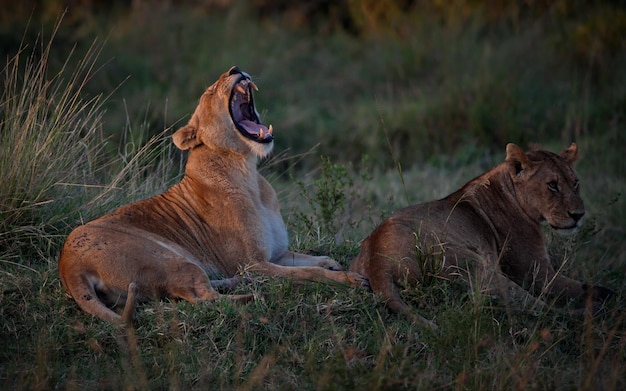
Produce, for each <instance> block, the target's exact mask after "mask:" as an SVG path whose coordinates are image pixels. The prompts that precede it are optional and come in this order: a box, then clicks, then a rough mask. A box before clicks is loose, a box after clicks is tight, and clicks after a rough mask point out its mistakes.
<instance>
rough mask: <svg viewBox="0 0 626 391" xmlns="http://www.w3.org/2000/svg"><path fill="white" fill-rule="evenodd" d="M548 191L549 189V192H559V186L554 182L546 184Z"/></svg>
mask: <svg viewBox="0 0 626 391" xmlns="http://www.w3.org/2000/svg"><path fill="white" fill-rule="evenodd" d="M548 189H550V191H553V192H555V193H558V192H559V185H557V184H556V182H554V181H552V182H548Z"/></svg>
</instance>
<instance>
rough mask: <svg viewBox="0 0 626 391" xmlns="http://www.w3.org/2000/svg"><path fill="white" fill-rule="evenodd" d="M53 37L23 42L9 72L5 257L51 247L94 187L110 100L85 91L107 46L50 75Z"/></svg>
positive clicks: (3, 154)
mask: <svg viewBox="0 0 626 391" xmlns="http://www.w3.org/2000/svg"><path fill="white" fill-rule="evenodd" d="M54 33H56V30H55V31H54ZM54 33H53V35H52V38H51V39H50V41H49V42H47V43H46V42H43V41H41V40H40V41H37V42H34V43H33V46H32V47H28V46H27V45H26V44H24V45H23V46H22V47H21V48H20V51H19V53H18V54H17V55H15V56H14V57H13V58H11V59H9V61H8V62H7V64H6V66H5V67H4V69H3V76H4V82H3V86H4V89H3V93H2V97H1V100H0V113H1V114H2V121H1V122H0V139H1V140H0V142H1V143H2V148H1V149H0V173H1V175H2V177H3V186H2V189H1V190H0V213H1V216H2V220H1V222H0V225H1V226H0V232H1V234H0V249H1V250H2V252H3V253H4V252H6V251H7V250H9V249H10V250H11V251H12V252H13V251H15V252H17V253H21V252H23V251H27V249H26V248H27V247H28V246H32V245H35V247H37V248H45V245H44V244H42V243H41V241H42V240H44V241H45V240H48V239H49V238H50V236H51V235H54V234H55V230H61V229H62V228H64V227H63V224H64V223H66V221H67V218H68V217H69V216H75V215H74V213H75V210H72V209H73V208H76V207H78V205H77V204H74V205H72V201H71V200H72V196H73V195H74V194H75V193H76V192H77V191H78V192H79V193H80V192H81V191H82V192H84V191H85V190H86V189H87V188H88V186H86V185H85V184H88V183H90V182H91V183H93V182H94V180H95V179H96V178H95V177H94V176H95V175H97V170H96V167H97V165H98V161H97V160H98V159H99V157H100V149H101V147H102V137H101V136H102V135H101V126H100V123H101V122H100V121H101V117H102V114H103V113H102V110H101V106H102V102H103V96H102V95H96V96H92V97H85V96H83V94H82V91H83V89H84V86H85V84H86V83H87V82H88V81H89V79H90V78H91V77H92V76H93V74H94V72H95V67H96V58H97V56H98V52H99V50H100V46H99V45H97V44H96V43H94V45H93V46H92V47H91V48H90V49H89V50H88V51H87V52H86V53H85V55H84V57H82V58H80V59H78V60H74V58H73V54H74V53H70V54H69V55H68V57H67V61H66V62H65V64H63V66H62V67H61V69H60V70H59V71H57V72H55V73H54V74H51V72H50V70H49V69H48V59H49V57H50V53H51V50H52V42H53V38H54ZM74 185H76V186H77V187H73V186H74ZM76 195H78V194H76ZM83 196H84V195H83ZM70 205H71V206H70ZM42 255H44V256H51V255H52V253H49V252H47V251H44V253H43V254H42Z"/></svg>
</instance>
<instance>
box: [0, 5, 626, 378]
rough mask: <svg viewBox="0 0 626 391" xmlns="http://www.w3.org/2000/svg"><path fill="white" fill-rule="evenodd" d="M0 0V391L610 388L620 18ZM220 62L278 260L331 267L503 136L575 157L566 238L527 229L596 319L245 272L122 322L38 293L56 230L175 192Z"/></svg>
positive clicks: (474, 165) (625, 102)
mask: <svg viewBox="0 0 626 391" xmlns="http://www.w3.org/2000/svg"><path fill="white" fill-rule="evenodd" d="M17 3H20V2H16V4H12V5H3V7H5V8H6V7H14V8H13V9H11V10H9V9H8V8H6V9H5V10H4V11H7V12H4V13H3V15H5V16H3V17H2V18H4V19H2V21H3V23H2V27H0V44H1V47H0V51H1V53H2V54H3V57H2V58H3V60H4V61H6V63H4V64H3V72H2V77H1V78H0V85H2V89H1V91H2V97H1V98H0V175H1V176H2V178H3V183H2V186H1V187H0V346H2V348H1V349H0V389H11V390H19V389H28V390H33V389H37V390H47V389H140V390H143V389H174V390H178V389H181V390H182V389H220V390H222V389H224V390H230V389H236V390H252V389H267V390H284V389H288V390H289V389H294V390H296V389H297V390H308V389H311V390H326V389H328V390H343V389H346V390H352V389H367V390H387V389H393V390H396V389H423V390H433V389H455V390H485V389H494V390H503V389H515V390H536V389H538V390H546V389H550V390H552V389H555V390H572V389H576V390H622V389H625V388H626V369H625V368H626V319H625V312H624V300H625V297H626V227H625V224H624V221H626V201H625V196H624V195H625V194H626V160H625V159H624V156H623V155H624V150H625V149H624V145H625V144H626V131H625V129H626V72H624V71H623V70H624V69H626V40H625V39H624V37H626V8H624V6H622V5H619V4H617V3H616V2H610V1H596V2H582V1H581V2H578V1H573V2H565V1H546V2H541V4H539V2H538V3H537V4H535V3H532V4H534V5H532V4H531V2H524V1H519V2H494V3H493V4H491V6H489V7H485V6H482V4H483V3H482V2H471V1H459V2H454V4H455V5H454V6H447V7H446V6H442V5H441V4H442V2H439V1H424V2H401V1H392V0H386V1H375V0H373V1H361V2H359V1H345V2H336V3H333V4H334V6H333V5H327V6H326V7H324V6H320V5H319V4H322V3H323V4H326V3H324V2H319V3H315V4H318V6H317V8H316V7H313V8H307V7H304V6H303V5H304V4H307V2H301V1H294V2H291V3H289V2H281V1H276V0H274V1H272V0H266V1H259V2H254V3H248V2H239V1H222V2H210V1H208V2H194V1H182V2H180V4H179V5H178V6H174V5H172V4H169V3H167V2H133V6H132V7H130V6H126V5H125V3H124V4H122V2H119V3H118V2H111V4H115V6H112V5H111V6H105V5H102V4H100V3H99V2H93V4H92V5H93V7H101V8H102V9H98V12H95V11H94V10H93V9H90V8H89V7H87V6H86V5H85V4H91V3H90V2H86V1H85V2H83V1H77V2H75V3H74V8H69V9H68V10H67V12H66V13H65V14H63V7H62V4H63V2H60V1H50V2H45V3H46V5H45V6H44V5H39V7H40V8H35V9H36V12H35V13H34V14H32V15H31V14H30V13H31V12H33V11H32V8H29V7H28V5H27V6H25V8H20V5H19V4H17ZM331 3H332V2H331ZM500 3H501V4H500ZM20 4H22V3H20ZM24 4H29V2H24ZM250 4H254V5H250ZM289 4H291V5H289ZM311 4H313V3H311ZM408 4H412V5H408ZM377 5H381V6H380V7H379V6H377ZM41 7H43V8H41ZM9 11H10V12H9ZM7 15H13V19H11V20H10V18H9V17H8V16H7ZM29 18H30V19H32V20H31V21H30V23H29V22H28V20H29ZM16 31H19V33H16ZM232 65H238V66H240V67H241V68H242V69H243V70H245V71H247V72H248V73H250V74H251V75H252V76H253V79H254V80H255V82H256V84H257V85H258V86H259V88H260V91H259V92H258V94H257V95H256V96H255V99H256V102H257V107H258V109H259V110H260V111H262V113H261V114H262V117H263V118H264V122H265V123H267V124H270V123H271V124H273V126H274V129H275V130H276V146H275V152H274V154H273V156H272V157H270V158H269V159H267V160H265V161H262V162H261V163H260V170H261V171H262V172H263V173H264V174H265V175H266V177H267V178H268V180H269V181H270V182H271V183H272V185H273V186H274V187H275V189H276V191H277V193H278V196H279V199H280V201H281V208H282V212H283V217H284V219H285V221H286V223H287V225H288V229H289V231H290V243H291V248H292V249H294V250H297V251H300V252H306V253H313V254H328V255H330V256H332V257H333V258H335V259H336V260H338V261H339V263H341V264H342V265H343V266H345V267H347V266H348V264H349V262H350V260H351V259H352V258H353V257H354V256H355V255H356V254H357V253H358V251H359V241H360V240H362V239H363V238H364V237H365V236H366V235H367V234H368V233H369V232H371V230H372V229H373V228H374V227H375V226H376V225H377V224H378V223H380V222H381V221H382V220H383V219H384V218H385V217H386V216H388V215H389V214H390V213H392V212H393V211H394V210H397V209H398V208H400V207H403V206H406V205H408V204H412V203H417V202H423V201H427V200H432V199H436V198H440V197H443V196H445V195H447V194H449V193H450V192H452V191H454V190H455V189H457V188H458V187H459V186H460V185H462V184H463V183H464V182H466V181H467V180H469V179H471V178H473V177H475V176H477V175H479V174H480V173H482V172H483V171H485V170H487V169H489V168H491V167H493V166H494V165H496V164H498V163H499V162H501V161H502V160H503V159H504V156H505V153H504V150H505V145H506V143H508V142H515V143H517V144H518V145H520V146H522V147H524V148H527V149H528V148H535V147H541V148H544V149H548V150H552V151H555V152H558V151H560V150H561V149H563V148H565V147H567V146H569V144H570V143H571V142H576V143H577V144H578V146H579V150H580V160H579V162H578V163H577V166H576V170H577V172H578V174H579V177H580V183H581V193H582V197H583V199H584V200H585V206H586V208H587V216H586V218H585V222H584V225H583V227H582V229H581V230H579V232H578V233H577V234H576V235H575V236H573V237H567V238H564V237H559V236H557V235H555V234H553V233H552V232H550V231H548V230H546V236H547V238H548V239H547V241H548V243H549V253H550V255H551V257H552V259H553V261H554V265H555V267H556V268H558V269H560V270H561V271H562V273H564V274H567V275H569V276H571V277H574V278H577V279H579V280H584V281H587V282H590V283H594V284H599V285H603V286H606V287H609V288H611V289H612V290H613V291H615V292H616V297H614V298H613V299H612V300H611V301H610V302H609V303H608V304H607V306H606V309H605V310H604V311H603V312H602V313H601V314H598V315H597V316H595V317H589V316H587V317H585V318H570V317H568V316H565V315H564V314H563V312H562V311H559V310H558V309H557V308H558V307H559V306H558V305H556V304H555V310H553V311H545V312H532V313H531V312H528V313H515V314H513V313H511V312H510V311H508V310H507V308H504V307H503V305H502V303H501V302H500V301H499V300H498V299H497V298H495V297H490V296H486V295H482V294H480V293H479V292H478V290H479V288H476V287H475V289H470V288H469V287H468V285H467V284H466V283H465V282H462V281H424V282H423V283H422V284H421V285H420V286H418V287H414V288H407V289H405V291H403V295H404V298H405V299H406V300H407V301H408V302H410V303H411V304H412V305H413V306H415V307H416V308H418V309H419V311H420V313H421V314H422V315H423V316H424V317H426V318H429V319H433V320H434V321H435V322H436V323H437V324H438V325H439V329H438V330H437V331H429V330H424V329H421V328H420V327H418V326H417V325H415V324H412V323H411V322H410V321H409V320H408V319H404V318H402V317H400V316H396V315H394V314H391V313H389V312H388V311H387V310H386V309H385V307H384V306H383V304H382V303H381V301H380V299H379V298H378V297H377V296H376V295H374V294H372V293H371V292H368V291H366V290H364V289H353V288H348V287H344V286H340V285H336V284H330V283H329V284H324V283H307V284H297V283H295V282H293V281H289V280H282V279H268V278H265V277H262V276H257V275H249V276H248V277H249V282H247V283H245V284H242V285H241V286H239V287H237V288H236V290H235V293H248V292H252V293H254V296H255V300H253V301H252V302H250V303H247V304H235V303H232V302H230V301H228V300H227V299H220V300H218V301H216V302H214V303H206V304H202V305H192V304H189V303H186V302H175V301H167V300H165V301H161V302H154V303H149V304H145V305H141V306H139V308H138V311H137V316H136V320H135V322H134V329H131V330H129V331H121V330H119V329H117V328H115V327H114V326H112V325H110V324H107V323H104V322H102V321H100V320H97V319H95V318H93V317H91V316H90V315H87V314H86V313H84V312H83V311H82V310H80V309H79V307H78V306H77V305H76V303H75V302H74V300H73V299H72V298H71V297H70V296H69V295H67V294H66V293H65V291H64V289H63V287H62V285H61V282H60V279H59V275H58V271H57V259H58V254H59V251H60V248H61V245H62V244H63V241H64V239H65V237H66V236H67V234H68V233H69V232H70V231H71V230H72V229H73V228H75V227H76V226H78V225H79V224H81V223H83V222H85V221H89V220H91V219H93V218H95V217H98V216H100V215H102V214H103V213H106V212H108V211H111V210H113V209H114V208H116V207H117V206H120V205H123V204H126V203H128V202H131V201H134V200H138V199H142V198H145V197H149V196H151V195H154V194H158V193H159V192H161V191H163V190H164V189H166V188H167V187H168V186H170V185H171V184H173V183H175V182H176V181H177V180H179V179H180V178H181V176H182V167H183V165H184V157H185V156H184V154H182V153H180V152H178V151H176V150H175V148H174V147H173V145H172V144H171V134H172V133H173V132H174V131H175V130H176V129H177V128H179V127H180V126H182V125H184V124H185V122H186V121H187V120H188V118H189V115H190V114H191V112H192V110H193V109H194V108H195V106H196V103H197V100H198V98H199V96H200V94H201V93H202V92H203V90H204V89H205V88H206V87H207V86H208V85H210V84H211V83H212V82H213V81H214V80H215V79H216V78H217V77H218V76H219V74H221V73H222V72H224V71H225V70H227V69H228V68H229V67H230V66H232Z"/></svg>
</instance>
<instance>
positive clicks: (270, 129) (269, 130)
mask: <svg viewBox="0 0 626 391" xmlns="http://www.w3.org/2000/svg"><path fill="white" fill-rule="evenodd" d="M267 132H268V133H269V134H270V136H272V135H274V129H273V128H272V125H271V124H270V127H269V128H267Z"/></svg>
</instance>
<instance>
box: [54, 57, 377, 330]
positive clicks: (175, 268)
mask: <svg viewBox="0 0 626 391" xmlns="http://www.w3.org/2000/svg"><path fill="white" fill-rule="evenodd" d="M255 88H256V86H255V85H254V83H252V81H251V79H250V77H249V76H248V75H247V74H245V73H244V72H241V71H239V69H238V68H236V67H233V68H232V69H231V70H229V71H228V72H226V73H224V74H223V75H221V76H220V78H219V79H218V80H217V82H215V84H213V85H212V86H211V87H209V88H208V89H207V90H206V92H205V93H204V94H203V95H202V97H201V98H200V102H199V104H198V107H197V108H196V110H195V112H194V114H193V116H192V117H191V119H190V121H189V123H188V124H187V125H186V126H185V127H183V128H182V129H180V130H178V131H177V132H176V133H175V134H174V136H173V139H174V143H175V144H176V145H177V146H178V147H179V148H180V149H183V150H187V149H188V150H190V152H189V157H188V161H187V164H186V167H185V177H184V178H183V179H182V180H181V182H179V183H178V184H176V185H174V186H173V187H172V188H170V189H169V190H167V191H166V192H165V193H163V194H160V195H157V196H155V197H152V198H149V199H146V200H143V201H139V202H135V203H133V204H130V205H126V206H123V207H121V208H119V209H117V210H115V211H114V212H112V213H110V214H107V215H105V216H102V217H100V218H98V219H96V220H94V221H91V222H89V223H87V224H85V225H82V226H80V227H78V228H76V229H75V230H74V231H73V232H72V233H71V234H70V235H69V236H68V238H67V240H66V242H65V245H64V247H63V249H62V252H61V256H60V258H59V273H60V275H61V279H62V281H63V285H64V286H65V288H66V289H67V291H68V292H69V293H70V294H71V295H72V296H73V297H74V299H75V300H76V301H77V302H78V304H79V305H80V307H81V308H82V309H84V310H85V311H87V312H89V313H90V314H92V315H95V316H97V317H99V318H101V319H104V320H107V321H111V322H115V323H127V322H129V321H130V319H131V318H132V312H133V311H132V309H133V308H134V299H132V300H130V301H129V303H128V304H127V307H128V306H130V307H129V308H130V310H127V311H125V312H124V314H123V316H124V318H121V317H120V315H118V314H117V313H116V312H114V311H112V310H111V309H109V308H108V307H111V306H115V305H117V304H124V303H125V302H126V300H127V296H130V297H131V298H132V297H133V296H134V295H135V294H136V296H137V300H139V301H144V300H148V299H158V298H161V297H170V298H180V299H185V300H188V301H190V302H198V301H203V300H209V299H214V298H216V297H218V293H217V292H216V291H215V290H214V289H213V288H214V287H230V286H233V285H234V284H236V283H237V281H238V279H237V278H236V276H237V274H238V273H240V272H241V271H242V270H250V271H253V272H258V273H261V274H266V275H270V276H276V277H292V278H298V279H303V280H317V281H325V280H333V281H337V282H340V283H344V284H348V285H352V286H357V285H363V284H366V283H367V282H366V280H365V279H363V278H362V277H361V276H360V275H358V274H357V273H352V272H344V271H340V270H341V267H340V266H339V264H338V263H337V262H335V261H334V260H332V259H330V258H328V257H323V256H320V257H314V256H309V255H304V254H298V253H294V252H290V251H288V250H287V245H288V239H287V231H286V229H285V225H284V222H283V220H282V217H281V215H280V210H279V205H278V199H277V198H276V193H275V192H274V190H273V189H272V187H271V186H270V184H269V183H268V182H267V181H266V180H265V179H264V178H263V177H262V176H261V175H260V174H259V173H258V171H257V168H256V165H257V160H258V158H259V157H264V156H266V155H267V154H268V153H270V151H271V149H272V146H273V136H272V135H271V127H270V129H268V128H267V127H265V125H263V124H262V123H261V122H260V121H259V120H258V113H257V112H256V110H255V109H254V105H253V97H252V89H255ZM244 90H245V91H246V93H245V94H243V93H239V92H236V93H235V94H236V95H233V96H237V98H236V99H235V100H231V93H233V91H244ZM229 106H230V107H231V108H232V107H234V108H233V109H232V110H233V112H237V113H238V114H237V115H236V116H237V117H238V119H237V120H236V119H235V118H234V117H235V114H233V116H232V117H231V112H230V111H229ZM243 112H246V113H247V114H242V113H243ZM251 113H253V114H251ZM239 117H241V118H239ZM244 117H245V118H244ZM242 119H248V121H247V123H248V124H252V125H253V126H248V129H256V131H251V132H244V131H241V130H240V129H237V127H236V125H235V122H237V121H240V120H242ZM242 123H243V122H242ZM258 129H262V130H263V133H258ZM244 133H246V134H244ZM212 276H222V277H228V278H226V279H224V280H214V281H212V282H211V281H210V280H209V278H210V277H212ZM247 298H249V295H240V296H235V297H234V299H242V300H245V299H247ZM127 309H128V308H127Z"/></svg>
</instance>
